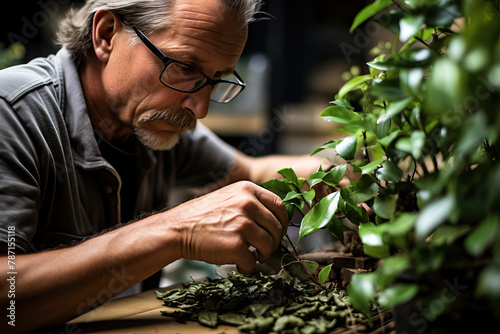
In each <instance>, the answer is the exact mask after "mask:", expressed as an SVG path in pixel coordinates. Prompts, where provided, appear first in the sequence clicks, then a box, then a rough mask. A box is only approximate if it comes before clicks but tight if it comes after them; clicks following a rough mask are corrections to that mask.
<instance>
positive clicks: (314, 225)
mask: <svg viewBox="0 0 500 334" xmlns="http://www.w3.org/2000/svg"><path fill="white" fill-rule="evenodd" d="M339 199H340V191H336V192H334V193H331V194H329V195H328V196H325V197H323V198H322V199H321V200H320V201H319V202H318V204H316V205H315V206H314V207H313V208H312V209H311V210H309V212H308V213H307V214H306V215H305V216H304V219H302V223H301V225H300V230H299V237H298V239H297V243H298V242H299V240H300V239H301V238H303V237H304V236H306V235H309V234H311V233H314V232H316V231H319V230H320V229H322V228H323V227H325V226H326V225H327V224H328V222H329V221H330V220H331V219H332V217H333V215H335V212H337V209H338V203H339Z"/></svg>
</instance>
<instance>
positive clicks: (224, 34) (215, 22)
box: [171, 0, 247, 40]
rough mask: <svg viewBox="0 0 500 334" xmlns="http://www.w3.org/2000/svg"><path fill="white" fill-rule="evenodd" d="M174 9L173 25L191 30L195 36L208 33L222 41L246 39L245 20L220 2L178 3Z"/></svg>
mask: <svg viewBox="0 0 500 334" xmlns="http://www.w3.org/2000/svg"><path fill="white" fill-rule="evenodd" d="M238 1H239V0H238ZM173 9H174V10H173V13H172V14H173V15H172V21H171V22H172V23H173V25H175V26H176V27H177V28H184V29H187V30H191V32H192V33H193V35H194V36H197V35H199V34H201V33H202V32H203V31H206V32H212V33H214V34H217V35H219V38H220V39H228V40H229V39H238V38H245V39H246V35H247V24H246V22H245V19H244V18H243V17H237V16H236V15H235V14H233V13H231V12H230V11H229V10H228V9H227V8H226V6H225V5H224V4H222V1H220V0H183V1H176V2H175V5H174V7H173Z"/></svg>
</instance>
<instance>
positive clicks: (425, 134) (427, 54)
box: [262, 0, 500, 332]
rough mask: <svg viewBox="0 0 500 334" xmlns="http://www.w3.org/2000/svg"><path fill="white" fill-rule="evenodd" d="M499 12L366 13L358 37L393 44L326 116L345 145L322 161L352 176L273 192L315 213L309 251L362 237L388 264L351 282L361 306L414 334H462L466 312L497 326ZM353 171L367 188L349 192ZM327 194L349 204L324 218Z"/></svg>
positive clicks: (447, 8) (467, 2)
mask: <svg viewBox="0 0 500 334" xmlns="http://www.w3.org/2000/svg"><path fill="white" fill-rule="evenodd" d="M499 9H500V8H499V1H498V0H462V1H451V0H405V1H402V0H376V1H374V2H373V3H371V4H369V5H368V6H367V7H365V8H364V9H363V10H361V12H359V14H358V15H357V16H356V18H355V20H354V22H353V25H352V27H351V31H354V30H355V29H362V28H363V27H364V25H366V24H367V22H368V20H370V24H373V22H377V23H378V24H380V25H381V26H382V27H384V28H385V29H387V30H388V31H390V32H391V33H393V35H394V40H393V41H392V44H391V47H390V48H389V49H385V48H377V50H376V53H375V54H374V55H373V57H374V58H373V60H372V61H370V62H368V64H367V65H368V67H367V70H366V71H365V73H366V74H361V75H357V76H355V77H353V78H352V79H350V80H349V81H348V82H346V83H345V84H344V86H343V87H342V88H341V89H340V91H339V92H338V93H337V94H336V98H335V100H334V101H332V102H331V104H332V105H331V106H330V107H328V108H326V109H325V110H324V111H323V113H322V114H321V117H322V118H323V119H325V120H326V121H330V122H335V123H340V124H342V125H343V127H342V128H340V129H337V130H335V131H336V132H342V133H344V134H345V137H343V138H342V139H340V140H332V141H330V142H328V143H325V144H324V145H322V146H321V147H319V148H318V149H317V150H315V151H314V152H313V154H316V153H317V152H319V151H321V150H325V149H327V150H331V149H333V150H332V151H331V152H332V155H333V154H337V155H338V156H340V157H341V158H343V159H344V160H345V164H341V165H339V166H336V167H334V168H332V169H330V170H328V171H323V170H322V169H321V167H320V168H319V169H318V171H317V172H316V173H314V174H313V175H311V176H310V177H309V178H308V179H307V180H302V179H298V178H297V177H296V175H295V173H294V172H293V170H291V169H288V168H287V169H283V170H281V171H280V173H281V174H282V176H283V180H270V181H268V182H265V183H263V184H262V185H263V186H264V187H266V188H268V189H270V190H272V191H274V192H275V193H277V194H278V195H280V196H281V198H282V199H283V200H284V202H285V204H286V205H287V206H288V207H289V210H290V213H292V211H293V210H294V209H295V208H298V209H299V210H300V211H302V212H303V211H304V208H309V207H310V208H311V209H310V210H309V211H308V212H307V213H306V214H305V215H304V217H303V219H302V223H301V227H300V232H299V240H300V239H301V238H303V237H305V236H307V235H309V234H312V233H314V232H316V231H318V230H319V229H322V228H328V230H329V231H330V232H331V233H332V234H333V235H334V236H335V237H337V238H338V239H339V240H341V241H342V240H343V232H344V231H346V230H353V231H355V232H358V233H359V236H360V237H361V240H362V242H363V244H364V252H365V253H366V254H367V255H369V256H372V257H374V258H377V259H381V261H380V266H379V268H378V269H377V270H376V271H374V272H370V273H366V274H358V275H355V276H354V277H353V280H352V283H350V285H349V286H348V294H349V296H350V298H351V302H352V303H353V305H354V306H355V307H357V308H358V309H360V310H361V311H362V312H363V313H365V314H366V315H367V316H369V315H371V314H372V312H373V305H378V306H379V307H382V308H393V307H396V306H397V305H403V304H404V305H413V306H407V307H406V309H407V310H409V312H410V313H409V314H407V315H406V316H403V317H402V319H403V320H404V321H403V322H400V321H398V322H399V323H404V322H406V325H408V321H410V322H411V324H410V325H412V326H410V327H409V328H407V330H409V331H419V332H421V331H420V330H422V331H423V330H426V329H427V328H428V325H429V324H431V323H434V324H438V323H439V322H438V321H436V320H437V319H445V320H446V321H449V320H452V321H454V322H453V323H454V324H457V323H458V322H456V319H454V318H453V319H450V318H449V316H453V315H455V314H460V312H457V310H458V311H462V310H465V312H462V314H463V313H468V314H474V316H478V315H481V316H482V319H485V320H490V321H491V320H492V319H495V317H496V319H497V320H498V317H500V316H499V311H500V243H498V242H497V241H498V240H500V188H499V187H498V186H497V185H498V184H500V164H499V161H498V159H499V154H500V146H499V127H500V13H499ZM347 166H349V167H350V168H352V169H353V170H354V171H355V172H357V173H358V175H359V178H357V179H356V180H351V185H350V186H349V187H343V188H340V189H339V188H338V187H337V186H338V184H339V182H340V180H341V179H342V178H343V177H344V175H345V171H346V169H347ZM320 182H323V183H326V184H328V185H330V186H333V187H337V188H336V189H338V190H336V191H335V192H332V193H331V194H330V195H328V196H326V197H324V198H323V199H321V200H320V201H319V202H318V203H317V204H316V205H313V204H314V203H313V199H314V197H315V194H314V189H313V187H314V186H315V185H316V184H317V183H320ZM305 183H307V184H308V185H309V187H310V188H307V187H303V185H304V184H305ZM304 189H307V190H304ZM361 203H365V204H366V205H368V206H369V207H370V208H371V210H372V211H373V212H374V214H373V215H370V216H369V215H368V214H367V213H366V211H365V210H364V209H363V208H361V207H360V204H361ZM339 216H345V217H346V218H347V219H348V220H349V222H348V223H346V221H345V220H341V219H339ZM328 272H329V267H325V268H324V269H323V270H322V271H321V272H320V275H319V276H320V277H319V280H320V281H323V280H324V279H326V277H327V276H328ZM464 301H465V302H464ZM471 310H473V311H471ZM478 310H479V311H478ZM412 317H413V318H412ZM447 317H448V318H447ZM396 320H398V316H397V315H396ZM448 324H450V323H448ZM451 324H452V323H451ZM475 324H477V323H475Z"/></svg>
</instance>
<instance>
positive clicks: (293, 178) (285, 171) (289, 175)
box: [278, 167, 300, 188]
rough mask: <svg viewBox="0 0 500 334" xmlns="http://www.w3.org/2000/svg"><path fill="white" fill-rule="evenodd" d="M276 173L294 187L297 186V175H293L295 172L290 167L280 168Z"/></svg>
mask: <svg viewBox="0 0 500 334" xmlns="http://www.w3.org/2000/svg"><path fill="white" fill-rule="evenodd" d="M278 173H279V174H281V175H282V176H283V177H284V178H285V179H286V180H288V181H290V182H291V183H292V184H294V185H298V184H299V180H298V178H297V174H295V171H294V170H293V169H292V168H290V167H286V168H282V169H280V170H279V171H278ZM299 188H300V187H299Z"/></svg>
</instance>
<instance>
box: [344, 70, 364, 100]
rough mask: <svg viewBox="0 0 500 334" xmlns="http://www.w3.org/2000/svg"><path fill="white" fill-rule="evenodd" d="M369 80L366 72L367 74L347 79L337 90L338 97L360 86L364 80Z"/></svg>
mask: <svg viewBox="0 0 500 334" xmlns="http://www.w3.org/2000/svg"><path fill="white" fill-rule="evenodd" d="M369 80H372V77H371V76H370V75H368V74H367V75H361V76H359V77H354V78H352V79H351V80H349V81H347V82H346V83H345V84H344V85H343V86H342V88H340V90H339V93H338V97H339V99H342V98H343V97H344V96H346V95H347V93H349V92H350V91H353V90H355V89H358V88H360V87H361V85H363V84H364V83H365V82H367V81H369Z"/></svg>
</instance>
